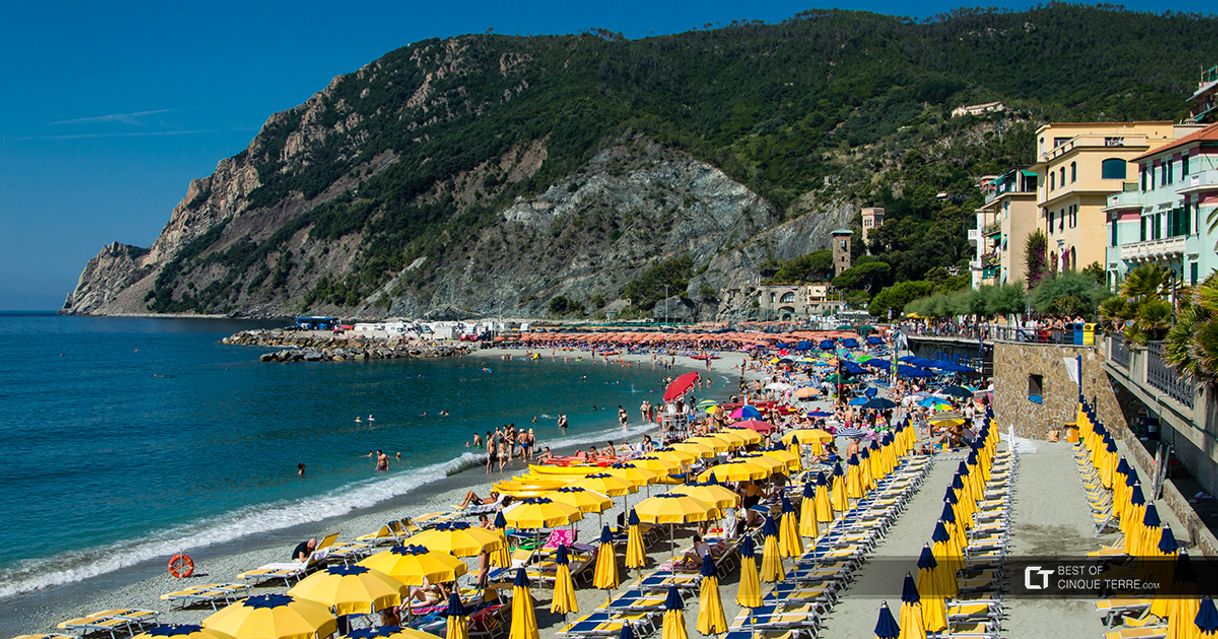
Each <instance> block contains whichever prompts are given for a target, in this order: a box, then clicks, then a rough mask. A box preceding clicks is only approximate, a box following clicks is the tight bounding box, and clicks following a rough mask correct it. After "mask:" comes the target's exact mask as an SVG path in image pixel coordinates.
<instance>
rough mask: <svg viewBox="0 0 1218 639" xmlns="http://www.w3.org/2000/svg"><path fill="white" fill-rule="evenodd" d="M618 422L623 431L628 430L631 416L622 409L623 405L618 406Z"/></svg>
mask: <svg viewBox="0 0 1218 639" xmlns="http://www.w3.org/2000/svg"><path fill="white" fill-rule="evenodd" d="M617 421H619V422H621V424H622V430H626V424H628V423H629V422H630V416H629V415H627V414H626V409H625V408H622V405H621V404H618V405H617Z"/></svg>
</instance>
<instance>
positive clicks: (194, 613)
mask: <svg viewBox="0 0 1218 639" xmlns="http://www.w3.org/2000/svg"><path fill="white" fill-rule="evenodd" d="M524 352H525V351H524V349H502V348H486V349H480V350H475V351H472V352H470V353H469V355H470V356H473V357H482V358H487V359H492V358H493V359H498V358H500V357H501V356H503V355H504V354H510V355H512V357H513V358H517V357H519V358H521V359H523V357H524ZM538 352H541V353H542V356H543V357H549V358H551V359H559V358H560V357H561V356H562V354H563V353H566V354H567V355H568V356H570V357H579V358H582V359H584V361H585V362H586V361H588V360H589V359H590V356H589V354H588V352H587V351H558V352H556V353H555V354H554V355H546V352H547V350H541V351H538ZM686 359H688V358H684V357H678V358H677V362H676V363H675V364H674V365H673V368H671V369H661V368H659V367H657V368H656V372H657V373H658V374H661V375H664V376H667V375H668V374H673V375H675V374H678V373H679V372H686V371H689V370H696V371H698V372H700V373H703V374H706V373H711V374H712V375H716V376H719V375H722V376H723V377H724V378H726V380H727V383H726V384H721V383H718V382H719V380H718V379H716V380H715V381H716V382H717V383H716V384H715V386H713V387H712V389H711V390H710V391H709V394H710V396H714V397H723V398H725V397H727V396H729V395H732V394H735V393H736V392H737V389H736V386H735V382H736V380H737V379H738V376H739V373H740V362H741V361H743V360H745V359H746V356H745V355H744V354H742V353H737V352H725V353H723V354H722V359H719V360H714V361H713V362H712V366H711V368H709V369H707V368H706V367H705V365H704V364H702V363H700V362H697V361H694V360H689V361H688V362H684V361H681V360H686ZM597 360H598V363H601V365H605V366H611V365H623V364H629V365H632V366H646V365H648V364H651V355H650V354H622V355H619V356H615V357H614V358H613V359H612V360H609V361H605V360H604V358H597ZM749 373H753V372H752V371H750V372H749ZM747 376H748V377H751V376H752V375H747ZM654 428H655V427H654V426H651V427H648V428H644V427H643V426H642V425H641V424H635V425H632V427H631V434H630V439H631V440H632V441H633V440H635V439H637V438H638V437H639V436H641V434H642V433H643V432H649V431H651V430H654ZM593 433H595V435H594V434H593ZM616 433H621V431H620V429H618V428H617V425H616V420H607V421H606V423H605V428H603V429H602V428H599V427H598V428H595V429H590V430H589V431H588V435H587V436H586V437H581V436H580V433H579V432H576V433H573V434H572V437H574V438H578V439H580V440H581V441H580V442H573V443H570V444H567V445H562V446H558V447H555V452H556V453H563V452H571V451H574V450H575V449H576V448H579V447H580V446H584V445H586V443H584V440H586V441H589V442H599V441H600V439H601V437H605V438H612V437H614V435H615V434H616ZM541 443H542V444H543V445H544V444H545V442H544V441H542V442H541ZM460 452H469V451H468V450H462V451H460ZM457 456H459V455H457ZM524 469H525V467H524V466H522V465H520V464H519V462H514V463H513V465H512V466H510V467H508V468H505V469H504V472H503V473H498V472H493V473H491V474H489V475H488V474H487V473H486V472H485V471H484V469H483V467H482V466H481V465H476V466H474V467H472V468H467V469H464V470H460V471H458V472H455V473H453V474H451V475H448V476H446V477H444V478H442V479H439V480H437V481H434V482H430V483H428V484H425V485H423V486H421V487H419V488H416V489H414V490H411V491H409V492H406V493H404V494H401V495H398V496H396V497H393V498H390V499H388V500H385V501H383V502H380V503H378V504H376V505H374V506H370V507H367V508H363V509H357V510H354V511H351V512H348V513H346V514H344V515H341V516H338V517H332V518H323V519H320V520H318V521H314V522H310V523H306V524H299V525H294V526H291V527H287V528H282V529H277V530H265V531H260V532H256V533H252V534H249V535H245V536H243V537H241V538H238V539H235V540H232V541H228V542H223V543H218V544H215V545H211V546H205V547H202V548H199V549H193V550H190V553H191V555H192V557H194V558H195V561H196V565H197V566H198V569H197V570H198V572H196V576H195V577H192V578H191V579H189V580H174V579H173V578H171V577H169V575H168V574H167V573H166V571H165V568H164V565H163V563H162V562H163V560H164V559H165V558H160V559H155V560H147V561H141V562H138V563H135V564H133V565H131V566H125V567H121V568H118V569H116V570H113V571H109V572H104V573H102V574H99V575H96V576H92V577H88V578H85V579H82V580H80V581H77V582H73V583H69V584H63V585H56V586H49V587H46V588H42V589H37V590H31V591H26V592H22V593H18V594H15V595H11V596H8V597H5V598H2V599H0V633H7V634H8V635H9V636H14V635H18V634H23V633H41V632H43V631H49V630H51V629H53V626H54V624H55V623H58V622H59V621H61V620H63V619H66V618H69V617H71V616H74V615H77V614H87V613H90V612H92V611H94V610H97V609H102V608H108V607H114V606H130V607H136V608H153V609H162V612H166V611H165V610H163V609H164V605H163V603H162V602H161V601H160V600H159V596H160V595H161V594H163V593H165V592H169V591H171V590H177V589H180V588H183V587H186V586H188V585H190V584H191V583H192V582H193V583H203V582H202V581H197V580H200V579H206V580H207V581H208V582H214V581H230V580H234V579H235V576H236V574H237V573H238V572H240V571H242V570H245V569H249V568H253V567H256V566H259V565H261V564H264V563H269V562H274V561H283V560H285V559H286V554H287V552H288V550H290V548H291V547H292V546H293V545H294V544H295V543H296V542H298V541H300V539H302V538H306V537H309V536H318V537H320V536H322V535H324V534H326V533H329V532H334V531H339V532H341V536H340V539H341V540H353V539H354V538H355V537H357V536H359V535H362V534H365V533H368V532H372V531H374V530H376V529H378V528H379V527H380V526H381V525H383V524H384V522H385V521H387V520H388V519H390V518H400V517H403V516H406V515H418V514H420V513H423V512H428V511H431V510H441V509H443V510H447V509H450V508H451V507H452V506H453V505H454V504H456V503H458V502H460V501H461V498H462V496H463V495H464V493H465V491H466V490H470V489H473V490H475V491H476V492H479V493H480V494H481V493H482V492H484V491H485V490H488V489H489V487H490V483H492V482H493V481H498V480H500V479H506V478H508V477H510V476H511V475H513V474H515V473H518V472H520V471H521V470H524ZM611 512H612V511H611ZM607 516H608V514H607ZM591 521H595V519H591ZM258 591H263V592H265V591H266V590H265V589H256V592H258ZM211 612H212V611H211V610H188V611H176V610H175V611H172V612H169V613H167V614H164V615H162V620H163V621H165V622H173V623H187V622H197V621H199V620H201V619H202V618H203V617H205V616H207V615H208V614H210V613H211Z"/></svg>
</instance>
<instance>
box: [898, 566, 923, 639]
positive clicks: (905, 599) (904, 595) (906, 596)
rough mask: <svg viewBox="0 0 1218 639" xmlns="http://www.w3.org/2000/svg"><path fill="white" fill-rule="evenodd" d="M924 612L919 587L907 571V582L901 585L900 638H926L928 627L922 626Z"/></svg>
mask: <svg viewBox="0 0 1218 639" xmlns="http://www.w3.org/2000/svg"><path fill="white" fill-rule="evenodd" d="M922 614H923V613H922V598H921V597H919V596H918V588H917V586H915V585H914V578H913V575H911V574H909V573H905V583H904V584H903V585H902V587H901V635H900V639H926V629H925V628H923V627H922Z"/></svg>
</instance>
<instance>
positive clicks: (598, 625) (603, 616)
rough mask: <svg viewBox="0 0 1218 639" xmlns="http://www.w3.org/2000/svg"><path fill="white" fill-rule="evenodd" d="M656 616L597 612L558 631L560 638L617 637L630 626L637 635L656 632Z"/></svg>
mask: <svg viewBox="0 0 1218 639" xmlns="http://www.w3.org/2000/svg"><path fill="white" fill-rule="evenodd" d="M654 617H655V614H654V613H651V612H620V613H619V612H613V611H608V610H597V611H595V612H592V613H590V614H588V615H585V616H583V617H581V618H580V619H579V620H577V621H575V623H572V624H571V625H569V626H567V627H566V628H563V629H562V630H560V631H558V635H557V636H559V637H616V636H618V635H620V634H621V632H622V626H624V625H626V624H630V625H631V626H633V627H634V628H635V633H636V634H637V635H640V636H643V635H649V634H651V633H653V632H655V630H656V628H655V621H654Z"/></svg>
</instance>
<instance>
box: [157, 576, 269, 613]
mask: <svg viewBox="0 0 1218 639" xmlns="http://www.w3.org/2000/svg"><path fill="white" fill-rule="evenodd" d="M249 590H250V586H249V584H239V583H213V584H201V585H198V586H191V587H189V588H183V589H182V590H175V591H173V592H167V593H165V594H163V595H161V601H167V602H169V606H170V608H173V606H174V604H177V606H178V607H179V608H183V609H184V608H190V607H192V606H204V605H206V606H209V607H211V609H212V610H217V609H219V607H220V605H221V604H229V603H232V602H234V601H236V600H238V599H241V598H243V597H245V596H247V595H248V594H249Z"/></svg>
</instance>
